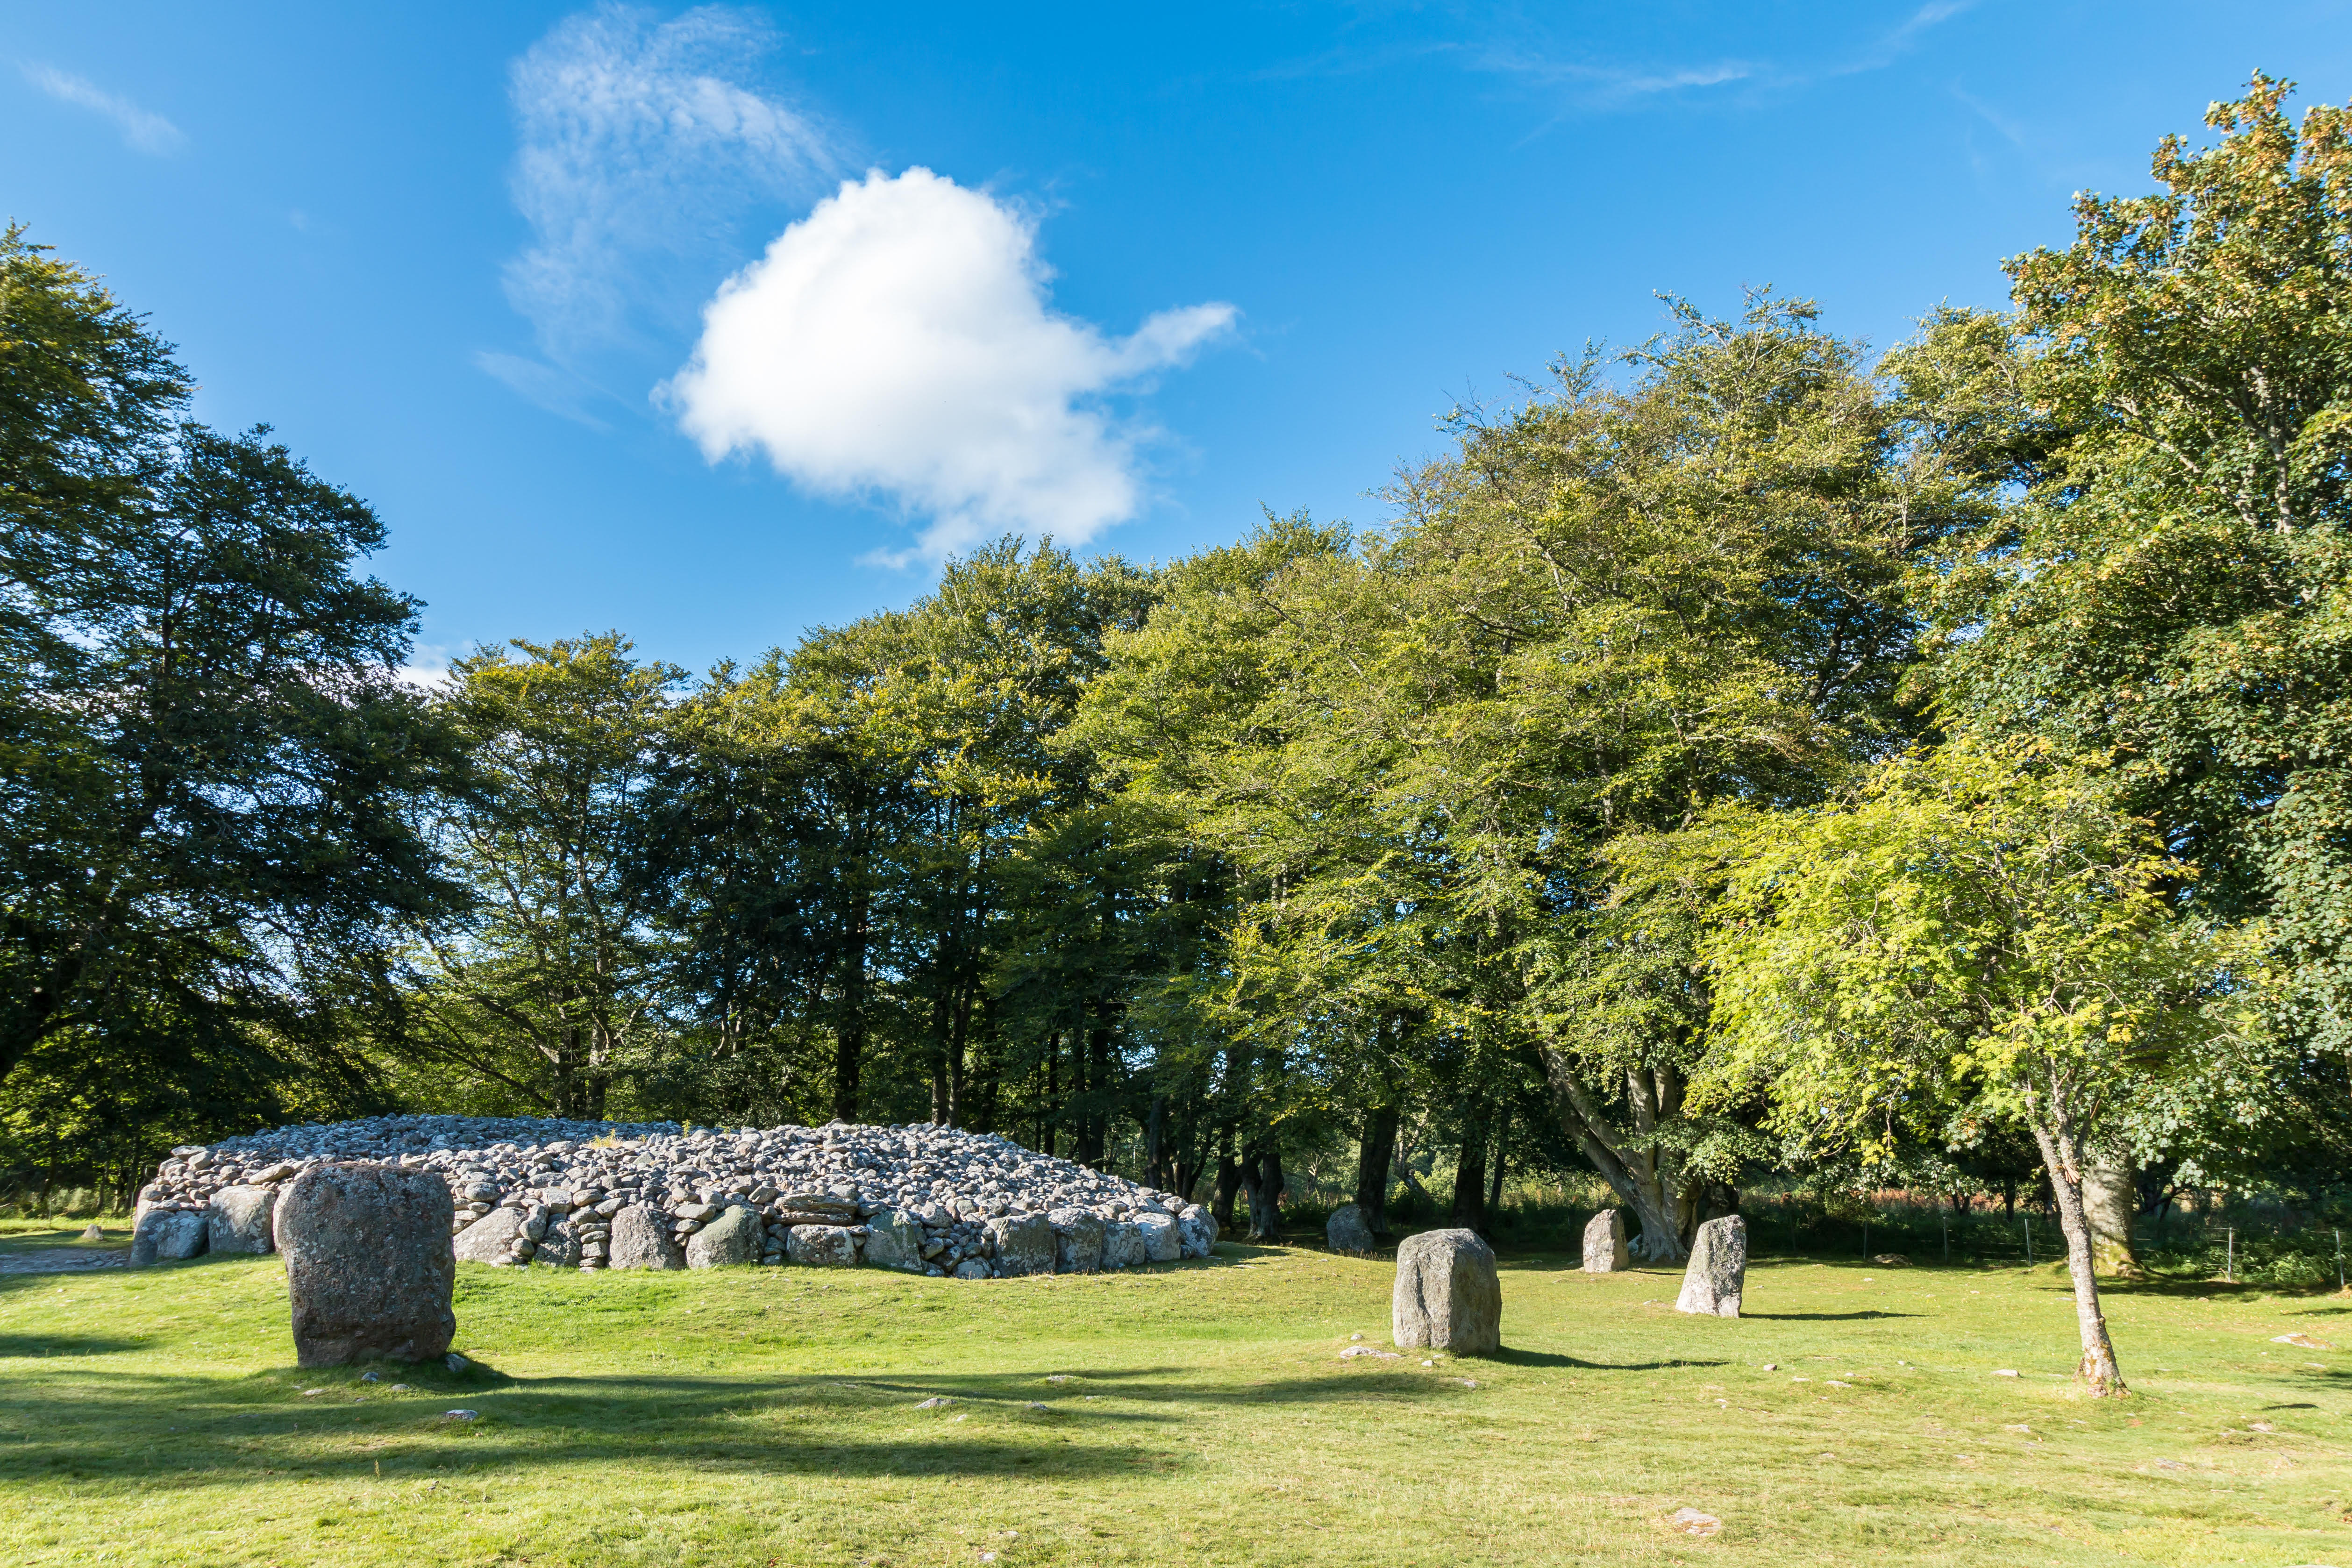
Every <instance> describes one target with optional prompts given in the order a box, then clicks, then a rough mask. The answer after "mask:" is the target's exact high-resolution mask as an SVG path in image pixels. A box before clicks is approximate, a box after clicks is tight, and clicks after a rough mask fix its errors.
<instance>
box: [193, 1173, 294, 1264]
mask: <svg viewBox="0 0 2352 1568" xmlns="http://www.w3.org/2000/svg"><path fill="white" fill-rule="evenodd" d="M277 1204H278V1192H277V1189H276V1188H274V1187H246V1186H239V1187H223V1188H222V1189H221V1190H220V1191H218V1192H216V1193H215V1194H213V1201H212V1203H211V1204H210V1205H207V1206H206V1207H205V1251H206V1252H214V1253H234V1252H246V1253H253V1252H272V1251H275V1250H276V1249H277V1245H278V1244H277V1240H276V1233H275V1230H274V1227H273V1226H272V1224H271V1221H270V1210H271V1209H273V1208H275V1207H276V1206H277Z"/></svg>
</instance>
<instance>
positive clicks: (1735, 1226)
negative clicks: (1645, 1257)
mask: <svg viewBox="0 0 2352 1568" xmlns="http://www.w3.org/2000/svg"><path fill="white" fill-rule="evenodd" d="M1747 1279H1748V1222H1747V1221H1746V1220H1744V1219H1741V1218H1740V1217H1739V1216H1738V1215H1736V1214H1734V1215H1724V1216H1723V1217H1722V1218H1721V1219H1711V1220H1709V1221H1707V1222H1706V1224H1705V1225H1703V1226H1699V1227H1698V1234H1697V1235H1696V1236H1695V1237H1691V1255H1690V1267H1689V1268H1686V1269H1685V1270H1683V1293H1682V1295H1681V1296H1679V1297H1677V1298H1676V1299H1675V1311H1677V1312H1698V1313H1704V1314H1712V1315H1713V1316H1715V1317H1718V1318H1736V1317H1738V1316H1739V1290H1740V1287H1741V1286H1742V1285H1744V1284H1745V1283H1746V1282H1747Z"/></svg>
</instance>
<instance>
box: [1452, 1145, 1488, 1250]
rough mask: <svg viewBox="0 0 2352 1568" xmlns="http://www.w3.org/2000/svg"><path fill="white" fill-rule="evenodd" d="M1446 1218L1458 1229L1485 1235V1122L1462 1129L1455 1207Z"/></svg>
mask: <svg viewBox="0 0 2352 1568" xmlns="http://www.w3.org/2000/svg"><path fill="white" fill-rule="evenodd" d="M1447 1220H1448V1223H1449V1224H1451V1225H1453V1226H1454V1227H1455V1228H1457V1229H1460V1230H1475V1231H1476V1232H1477V1233H1478V1234H1479V1235H1481V1236H1484V1235H1486V1122H1485V1121H1474V1122H1472V1123H1471V1124H1470V1125H1469V1126H1468V1127H1466V1128H1465V1129H1464V1130H1463V1133H1462V1152H1461V1154H1460V1155H1459V1156H1457V1157H1456V1159H1455V1161H1454V1207H1453V1211H1452V1213H1451V1214H1450V1215H1448V1216H1447Z"/></svg>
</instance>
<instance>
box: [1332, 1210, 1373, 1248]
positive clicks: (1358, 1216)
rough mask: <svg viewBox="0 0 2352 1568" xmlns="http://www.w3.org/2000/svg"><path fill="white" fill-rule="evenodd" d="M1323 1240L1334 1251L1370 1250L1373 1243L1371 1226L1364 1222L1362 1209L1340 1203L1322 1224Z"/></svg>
mask: <svg viewBox="0 0 2352 1568" xmlns="http://www.w3.org/2000/svg"><path fill="white" fill-rule="evenodd" d="M1323 1240H1324V1243H1325V1245H1327V1246H1328V1247H1330V1248H1331V1250H1332V1251H1334V1252H1370V1250H1371V1249H1372V1247H1373V1245H1374V1243H1373V1239H1372V1227H1371V1226H1369V1225H1366V1224H1365V1223H1364V1211H1363V1210H1362V1209H1360V1208H1359V1207H1357V1206H1356V1205H1354V1204H1341V1205H1339V1207H1338V1208H1336V1209H1334V1210H1332V1211H1331V1217H1330V1218H1329V1219H1328V1220H1327V1221H1325V1222H1324V1225H1323Z"/></svg>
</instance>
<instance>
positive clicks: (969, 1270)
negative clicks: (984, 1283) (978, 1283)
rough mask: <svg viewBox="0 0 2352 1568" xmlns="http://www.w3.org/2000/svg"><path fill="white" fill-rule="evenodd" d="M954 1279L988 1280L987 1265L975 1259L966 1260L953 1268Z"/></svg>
mask: <svg viewBox="0 0 2352 1568" xmlns="http://www.w3.org/2000/svg"><path fill="white" fill-rule="evenodd" d="M955 1277H956V1278H957V1279H987V1278H988V1265H987V1264H985V1263H982V1261H981V1260H980V1259H979V1258H965V1259H964V1260H963V1261H962V1262H961V1263H959V1264H957V1265H956V1266H955Z"/></svg>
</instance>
